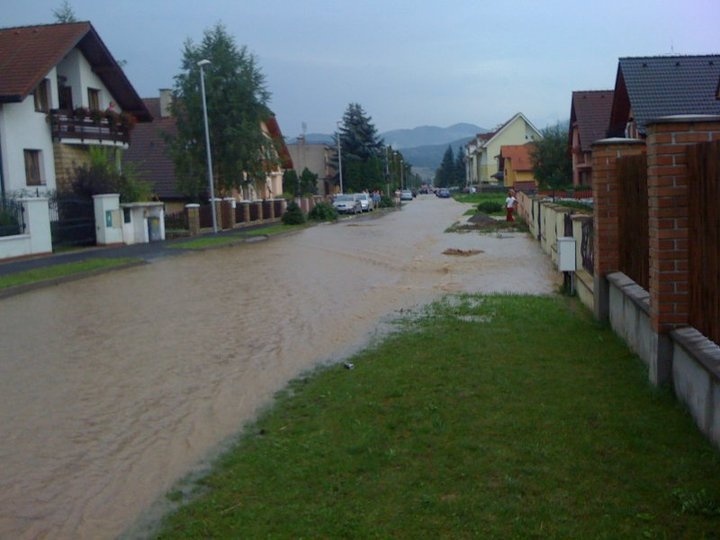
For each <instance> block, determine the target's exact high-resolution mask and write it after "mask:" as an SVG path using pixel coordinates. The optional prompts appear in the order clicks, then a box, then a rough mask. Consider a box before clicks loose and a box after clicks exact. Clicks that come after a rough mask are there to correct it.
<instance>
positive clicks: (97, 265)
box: [0, 257, 143, 291]
mask: <svg viewBox="0 0 720 540" xmlns="http://www.w3.org/2000/svg"><path fill="white" fill-rule="evenodd" d="M142 262H143V261H142V259H138V258H134V257H117V258H114V257H106V258H102V257H98V258H90V259H86V260H82V261H76V262H69V263H60V264H52V265H48V266H43V267H41V268H35V269H32V270H26V271H23V272H17V273H13V274H8V275H4V276H0V291H1V290H4V289H12V288H15V287H22V286H28V285H36V284H42V283H45V282H52V281H57V280H62V279H65V278H70V277H80V276H85V275H88V274H92V273H95V272H99V271H105V270H110V269H119V268H124V267H127V266H132V265H135V264H142Z"/></svg>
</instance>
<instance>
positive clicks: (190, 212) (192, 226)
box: [185, 204, 200, 236]
mask: <svg viewBox="0 0 720 540" xmlns="http://www.w3.org/2000/svg"><path fill="white" fill-rule="evenodd" d="M185 213H186V214H187V222H188V229H189V231H190V236H197V235H198V234H200V205H199V204H186V205H185Z"/></svg>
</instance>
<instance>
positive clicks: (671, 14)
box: [0, 0, 720, 137]
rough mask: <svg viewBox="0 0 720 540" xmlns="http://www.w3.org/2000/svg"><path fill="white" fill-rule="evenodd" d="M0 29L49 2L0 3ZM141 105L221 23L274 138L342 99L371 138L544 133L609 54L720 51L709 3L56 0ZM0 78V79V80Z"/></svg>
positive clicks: (716, 17) (330, 117) (592, 82)
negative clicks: (241, 52)
mask: <svg viewBox="0 0 720 540" xmlns="http://www.w3.org/2000/svg"><path fill="white" fill-rule="evenodd" d="M0 3H1V4H2V9H0V26H3V27H6V26H19V25H27V24H43V23H50V22H54V17H53V10H54V9H58V8H59V7H61V5H62V0H0ZM69 3H70V5H71V7H72V9H73V11H74V12H75V15H76V18H77V19H78V20H89V21H90V22H91V23H92V24H93V26H94V27H95V29H96V30H97V32H98V33H99V35H100V38H101V39H102V40H103V41H104V42H105V44H106V45H107V47H108V48H109V49H110V52H111V53H112V54H113V56H114V57H115V58H116V59H117V60H124V61H126V62H127V64H126V65H125V71H126V74H127V76H128V78H129V79H130V82H131V83H132V84H133V85H134V87H135V89H136V90H137V92H138V93H139V94H140V96H141V97H155V96H157V93H158V89H160V88H170V87H172V86H173V82H174V81H173V77H174V75H176V74H177V73H178V71H179V69H180V59H181V55H182V48H183V43H184V41H185V40H187V39H191V40H192V41H194V42H195V43H199V42H200V41H201V40H202V36H203V32H204V31H205V30H206V29H208V28H211V27H213V26H214V25H215V24H216V23H218V22H222V23H223V24H224V25H225V27H226V29H227V31H228V32H229V33H230V34H231V35H232V36H234V38H235V41H236V43H237V44H238V45H245V46H247V47H248V49H249V50H250V51H251V52H252V53H253V54H254V55H255V56H256V57H257V59H258V63H259V66H260V68H261V70H262V72H263V73H264V75H265V77H266V82H267V87H268V89H269V90H270V92H271V94H272V100H271V103H270V106H271V108H272V109H273V110H274V112H275V114H276V115H277V118H278V121H279V123H280V127H281V129H282V131H283V133H284V135H285V136H286V137H294V136H296V135H298V134H299V133H301V131H302V124H303V122H304V123H305V124H306V126H307V132H308V133H331V132H333V131H335V129H336V121H337V120H339V119H340V118H342V115H343V112H344V111H345V109H346V108H347V105H348V104H349V103H360V104H361V105H362V106H363V108H364V109H365V111H366V112H367V114H368V115H369V116H370V117H372V121H373V123H374V124H375V126H376V127H377V128H378V130H379V131H380V132H383V131H388V130H391V129H400V128H413V127H416V126H421V125H435V126H440V127H447V126H450V125H452V124H455V123H458V122H470V123H473V124H477V125H478V126H480V127H482V128H487V129H490V128H493V127H495V126H496V125H498V124H500V123H502V122H504V121H505V120H507V119H509V118H510V117H511V116H512V115H513V114H515V113H517V112H522V113H524V114H525V115H526V116H527V117H528V118H529V119H530V121H531V122H533V123H534V124H535V125H536V127H538V128H540V129H541V128H544V127H546V126H547V125H551V124H555V123H556V122H558V121H562V120H566V119H567V118H569V116H570V98H571V93H572V91H573V90H602V89H612V88H613V87H614V84H615V75H616V71H617V60H618V58H619V57H622V56H655V55H667V54H673V53H674V54H711V53H719V52H720V32H718V28H720V0H634V1H627V0H584V1H583V0H556V1H553V0H547V1H542V0H493V1H490V0H467V1H465V0H442V1H441V0H435V1H425V0H354V1H353V0H294V1H291V0H113V1H109V0H70V2H69ZM0 76H2V74H0Z"/></svg>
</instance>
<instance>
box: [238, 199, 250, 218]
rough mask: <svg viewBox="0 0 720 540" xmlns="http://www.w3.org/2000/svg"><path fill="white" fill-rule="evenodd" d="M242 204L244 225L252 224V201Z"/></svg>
mask: <svg viewBox="0 0 720 540" xmlns="http://www.w3.org/2000/svg"><path fill="white" fill-rule="evenodd" d="M240 204H241V205H242V215H243V219H242V221H243V223H250V201H242V202H241V203H240Z"/></svg>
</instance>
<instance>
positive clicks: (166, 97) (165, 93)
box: [160, 88, 172, 118]
mask: <svg viewBox="0 0 720 540" xmlns="http://www.w3.org/2000/svg"><path fill="white" fill-rule="evenodd" d="M171 103H172V90H170V89H169V88H161V89H160V118H168V117H169V116H172V113H171V112H170V104H171Z"/></svg>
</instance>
